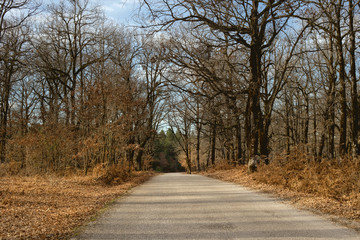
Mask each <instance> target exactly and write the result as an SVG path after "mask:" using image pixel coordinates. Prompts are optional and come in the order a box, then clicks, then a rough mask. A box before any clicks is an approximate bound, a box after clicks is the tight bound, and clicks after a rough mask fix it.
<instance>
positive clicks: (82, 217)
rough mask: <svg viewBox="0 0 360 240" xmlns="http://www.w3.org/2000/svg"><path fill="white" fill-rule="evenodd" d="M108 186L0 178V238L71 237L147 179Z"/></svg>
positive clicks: (137, 175) (79, 181)
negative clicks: (100, 211)
mask: <svg viewBox="0 0 360 240" xmlns="http://www.w3.org/2000/svg"><path fill="white" fill-rule="evenodd" d="M152 175H153V173H149V172H139V173H135V174H134V176H133V178H132V179H131V180H129V181H128V182H126V183H122V184H118V185H110V186H109V185H104V184H100V183H98V182H94V181H93V180H92V179H91V178H86V177H71V178H59V177H19V176H14V177H2V178H0V239H1V240H5V239H68V238H69V237H70V236H71V235H72V234H73V232H74V230H75V229H76V228H77V227H79V226H81V225H83V224H84V223H86V222H87V221H89V220H90V219H91V217H92V216H94V215H95V214H96V213H97V211H98V210H99V209H101V208H103V207H104V206H105V204H106V203H108V202H109V201H111V200H113V199H114V198H116V197H119V196H121V195H122V194H125V193H126V192H127V191H128V190H129V189H130V188H132V187H134V186H136V185H138V184H140V183H142V182H144V181H146V180H147V179H149V178H150V177H151V176H152Z"/></svg>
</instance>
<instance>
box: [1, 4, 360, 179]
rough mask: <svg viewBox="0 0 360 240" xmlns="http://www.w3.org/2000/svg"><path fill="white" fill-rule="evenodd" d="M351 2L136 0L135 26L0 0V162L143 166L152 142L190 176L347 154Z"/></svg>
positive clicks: (36, 166)
mask: <svg viewBox="0 0 360 240" xmlns="http://www.w3.org/2000/svg"><path fill="white" fill-rule="evenodd" d="M359 9H360V5H359V2H358V1H353V0H326V1H320V0H319V1H318V0H313V1H307V0H292V1H286V0H267V1H260V0H251V1H240V0H230V1H220V0H206V1H194V0H153V1H149V0H146V1H145V0H144V1H142V10H143V11H142V13H143V15H142V18H140V16H139V18H138V20H139V24H138V27H136V28H135V27H126V26H120V25H118V24H115V23H114V22H111V21H110V20H108V19H106V17H105V16H104V13H103V12H102V11H101V8H100V7H99V6H97V5H94V3H92V2H91V1H89V0H76V1H73V0H62V1H60V2H59V3H52V4H49V5H47V6H44V5H40V4H38V3H36V2H35V1H31V0H5V1H4V2H3V4H2V5H0V45H1V47H0V51H1V53H0V93H1V95H0V161H1V163H3V164H4V163H9V162H14V163H16V164H18V165H19V168H20V169H24V170H25V171H26V172H28V173H32V172H34V173H35V172H36V173H37V172H45V171H56V172H63V171H67V170H74V169H78V170H82V171H84V173H85V174H86V173H87V172H88V171H89V170H91V169H92V168H94V167H95V166H98V165H103V166H104V167H105V166H110V165H118V166H119V167H121V168H123V169H128V170H131V169H137V170H143V169H150V168H154V167H155V168H156V167H157V166H158V165H159V162H161V159H160V158H162V159H163V160H164V154H163V155H162V156H160V155H161V154H160V153H161V152H162V153H165V152H167V154H168V153H169V154H170V152H171V154H170V155H171V158H176V159H178V160H179V161H180V162H181V163H182V165H183V166H184V167H186V168H187V169H188V171H190V172H191V170H203V169H206V168H207V167H209V166H212V165H216V164H217V162H219V161H220V160H225V161H226V162H228V163H232V164H244V163H246V162H247V161H248V159H249V158H251V157H254V156H255V155H259V156H261V157H262V158H263V159H264V162H265V163H266V164H267V163H269V162H270V161H271V159H272V157H274V156H276V155H279V154H284V155H289V154H290V152H291V151H292V149H293V148H300V149H302V151H304V152H307V153H308V154H309V156H312V158H313V159H314V160H315V161H321V160H323V159H333V158H336V157H342V156H345V155H352V156H357V155H359V154H360V148H359V136H358V135H359V123H358V121H359V103H358V101H359V96H358V90H357V84H358V76H357V75H358V71H359V68H358V66H357V63H358V55H359V52H358V46H359V31H358V30H359V24H358V21H356V20H357V19H358V17H359ZM161 129H169V130H168V132H167V133H166V136H171V139H172V143H175V142H176V145H177V147H176V150H174V149H172V148H173V144H171V151H170V150H169V149H167V147H166V146H168V147H169V144H164V143H162V144H160V143H159V141H161V139H163V140H162V141H165V140H164V139H166V137H164V132H162V133H160V130H161ZM169 131H170V132H169ZM171 133H172V134H171ZM159 147H162V148H163V149H159ZM159 159H160V160H159ZM164 164H165V162H164V161H163V165H162V166H165V165H166V164H165V165H164ZM160 165H161V164H160ZM174 166H175V165H174ZM175 168H177V169H180V168H178V166H176V167H175Z"/></svg>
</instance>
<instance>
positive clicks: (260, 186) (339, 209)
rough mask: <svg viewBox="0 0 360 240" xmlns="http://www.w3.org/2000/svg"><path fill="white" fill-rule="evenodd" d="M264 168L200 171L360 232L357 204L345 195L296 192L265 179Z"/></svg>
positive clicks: (244, 167) (359, 210) (229, 167)
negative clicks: (332, 195) (255, 169)
mask: <svg viewBox="0 0 360 240" xmlns="http://www.w3.org/2000/svg"><path fill="white" fill-rule="evenodd" d="M264 168H266V166H263V167H262V168H261V167H260V169H259V171H258V172H256V173H252V174H249V173H248V171H247V167H246V166H238V167H235V168H234V167H231V166H227V167H226V166H225V167H224V166H223V167H218V168H215V169H209V170H208V171H207V172H203V173H200V174H202V175H205V176H208V177H212V178H215V179H219V180H223V181H227V182H233V183H236V184H240V185H242V186H245V187H249V188H251V189H255V190H259V191H262V192H265V193H270V194H272V195H274V196H276V197H278V198H280V199H281V200H282V201H285V202H288V203H291V204H293V205H294V206H295V207H297V208H299V209H303V210H308V211H312V212H314V213H316V214H318V215H322V216H323V217H326V218H328V219H330V220H332V221H334V222H337V223H340V224H342V225H345V226H347V227H350V228H352V229H354V230H356V231H359V232H360V207H359V205H358V204H357V203H356V202H354V201H351V200H346V197H345V196H344V198H342V199H334V198H333V197H331V196H324V195H322V194H318V193H308V192H306V191H304V192H302V191H296V190H293V189H291V188H289V187H287V186H285V185H282V184H280V183H278V184H276V183H274V182H271V181H269V182H266V177H267V176H268V175H267V174H268V173H267V172H265V171H266V170H264ZM283 170H284V169H283ZM273 175H276V174H273ZM274 177H275V176H274ZM324 177H325V176H324ZM314 184H316V183H314Z"/></svg>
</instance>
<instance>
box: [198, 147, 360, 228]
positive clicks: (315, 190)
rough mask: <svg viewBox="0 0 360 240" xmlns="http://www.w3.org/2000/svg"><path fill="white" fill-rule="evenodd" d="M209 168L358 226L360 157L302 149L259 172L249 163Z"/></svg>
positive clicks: (213, 173)
mask: <svg viewBox="0 0 360 240" xmlns="http://www.w3.org/2000/svg"><path fill="white" fill-rule="evenodd" d="M225 165H226V164H222V165H221V167H220V169H219V168H213V169H209V170H208V171H207V172H206V173H204V174H205V175H207V176H210V177H214V178H217V179H221V180H224V181H229V182H234V183H239V184H241V185H244V186H247V187H251V188H255V189H258V190H261V191H264V192H270V193H273V194H276V195H277V196H279V197H281V198H282V199H286V200H290V201H291V202H292V203H296V205H297V206H298V207H300V208H305V209H308V210H312V211H316V212H318V213H326V214H330V217H331V218H333V219H334V220H341V221H342V220H344V221H346V219H348V220H355V221H356V222H352V223H351V222H349V221H346V223H347V224H351V225H354V226H353V227H354V228H358V230H359V224H358V223H360V161H359V159H353V158H343V159H337V160H325V159H324V160H322V161H321V162H317V161H314V159H311V158H310V157H308V156H306V155H305V154H303V153H301V152H296V154H294V155H293V156H288V157H281V156H280V157H276V158H274V159H272V162H271V163H270V164H269V165H261V164H260V166H259V167H258V171H257V172H255V173H252V174H250V173H248V171H247V167H246V166H238V167H232V166H225Z"/></svg>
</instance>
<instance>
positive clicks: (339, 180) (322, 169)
mask: <svg viewBox="0 0 360 240" xmlns="http://www.w3.org/2000/svg"><path fill="white" fill-rule="evenodd" d="M359 163H360V159H357V158H350V157H349V158H343V159H333V160H328V159H323V160H322V161H321V162H318V161H315V160H314V159H311V158H310V157H309V156H308V155H306V154H304V153H299V152H295V153H293V154H290V155H289V156H283V157H277V158H275V159H273V161H272V162H271V163H270V165H268V166H264V165H263V166H259V169H258V170H259V171H258V172H257V173H255V175H254V177H255V178H256V180H258V181H260V182H263V183H268V184H272V185H280V186H282V187H284V188H287V189H290V190H293V191H297V192H303V193H311V194H315V195H318V196H323V197H329V198H332V199H335V200H337V201H352V202H354V203H356V204H359V206H360V167H359V165H360V164H359Z"/></svg>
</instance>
